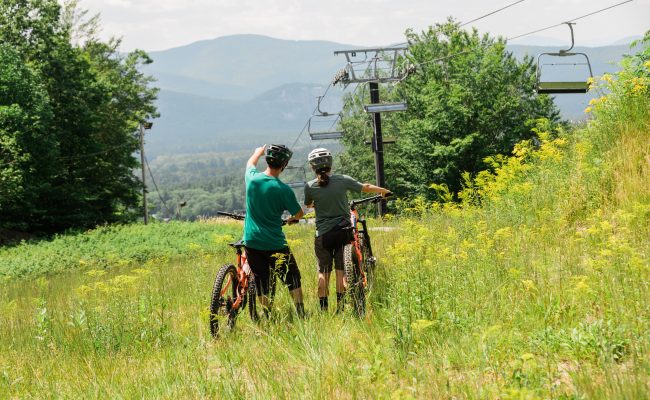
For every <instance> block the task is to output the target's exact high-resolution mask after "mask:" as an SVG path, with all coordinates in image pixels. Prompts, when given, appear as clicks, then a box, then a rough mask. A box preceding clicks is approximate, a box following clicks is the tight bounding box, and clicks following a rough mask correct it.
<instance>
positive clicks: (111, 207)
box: [0, 0, 157, 233]
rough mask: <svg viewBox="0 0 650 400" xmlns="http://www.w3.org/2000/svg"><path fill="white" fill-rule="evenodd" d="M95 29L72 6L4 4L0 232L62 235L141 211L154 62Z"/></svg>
mask: <svg viewBox="0 0 650 400" xmlns="http://www.w3.org/2000/svg"><path fill="white" fill-rule="evenodd" d="M98 29H99V19H98V17H97V16H90V15H88V13H87V12H86V11H83V10H80V8H79V7H78V4H77V1H76V0H73V1H67V2H65V3H64V4H63V5H61V4H59V3H58V2H57V1H56V0H3V1H2V2H1V3H0V66H1V67H0V229H12V230H22V231H32V232H42V233H50V232H58V231H62V230H65V229H69V228H85V227H92V226H95V225H97V224H101V223H110V222H116V221H124V220H130V219H132V218H133V217H134V215H135V213H136V211H137V204H138V199H139V196H138V190H139V188H140V187H141V186H140V185H141V184H140V182H139V180H138V179H137V178H136V177H135V176H134V174H133V170H134V168H137V167H139V163H138V161H137V159H136V158H135V157H134V152H136V151H137V149H138V148H139V136H138V135H139V133H138V127H139V125H140V123H142V122H143V121H145V120H147V119H149V118H152V117H154V116H156V108H155V106H154V101H155V99H156V93H157V89H155V88H152V87H151V86H150V84H151V82H152V78H150V77H148V76H145V75H144V74H143V73H141V72H140V67H141V66H142V65H143V64H148V63H150V62H151V59H150V58H149V57H148V56H147V54H146V53H144V52H143V51H134V52H131V53H128V54H123V53H120V52H119V50H118V49H119V45H120V40H118V39H111V40H108V41H102V40H100V39H99V38H98V37H97V31H98Z"/></svg>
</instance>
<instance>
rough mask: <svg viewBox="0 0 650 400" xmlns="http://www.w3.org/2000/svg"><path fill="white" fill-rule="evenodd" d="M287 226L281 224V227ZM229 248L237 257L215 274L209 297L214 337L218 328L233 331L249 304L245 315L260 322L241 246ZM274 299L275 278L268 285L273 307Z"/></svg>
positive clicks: (238, 217)
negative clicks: (238, 317)
mask: <svg viewBox="0 0 650 400" xmlns="http://www.w3.org/2000/svg"><path fill="white" fill-rule="evenodd" d="M217 214H218V215H221V216H224V217H229V218H232V219H235V220H238V221H243V220H244V218H246V216H245V215H242V214H232V213H227V212H221V211H219V212H217ZM287 223H288V222H287V221H286V220H285V221H282V225H286V224H287ZM229 246H230V247H232V248H234V249H235V253H236V254H237V256H236V259H235V264H225V265H223V266H222V267H221V268H219V271H218V272H217V277H216V278H215V280H214V285H213V286H212V296H211V297H210V333H211V334H212V336H213V337H217V336H218V335H219V324H220V323H221V324H224V323H225V325H226V326H227V327H228V329H233V328H234V326H235V320H236V319H237V314H239V312H241V311H242V310H244V309H245V308H246V305H247V304H248V313H249V315H250V317H251V319H252V320H253V321H255V322H257V321H259V314H258V313H257V302H256V299H257V297H256V290H255V275H254V274H253V271H252V270H251V268H250V266H249V265H248V262H247V258H246V250H245V249H244V243H243V242H242V241H241V240H239V241H237V242H234V243H229ZM274 297H275V277H272V278H271V282H270V301H271V304H273V298H274Z"/></svg>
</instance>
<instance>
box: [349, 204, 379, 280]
mask: <svg viewBox="0 0 650 400" xmlns="http://www.w3.org/2000/svg"><path fill="white" fill-rule="evenodd" d="M381 199H383V197H382V196H381V195H378V196H373V197H367V198H365V199H362V200H352V201H351V202H350V224H351V226H352V240H351V241H350V243H351V244H352V245H354V251H355V252H356V254H357V263H358V264H359V271H361V277H362V278H363V286H364V287H366V286H368V277H367V275H366V268H365V266H366V261H367V260H364V258H363V251H362V250H361V241H360V240H359V233H363V234H364V236H365V238H366V240H365V243H364V245H365V246H366V247H367V248H368V256H369V257H373V255H372V246H371V245H370V233H369V232H368V226H367V225H366V220H365V218H361V217H360V216H359V211H358V210H357V207H356V206H357V205H359V204H363V203H367V202H377V201H379V200H381ZM358 224H361V228H362V229H361V230H360V229H359V227H358Z"/></svg>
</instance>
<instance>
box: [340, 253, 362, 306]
mask: <svg viewBox="0 0 650 400" xmlns="http://www.w3.org/2000/svg"><path fill="white" fill-rule="evenodd" d="M343 268H344V272H345V280H346V282H347V288H346V289H345V290H346V294H347V296H348V298H349V299H350V301H351V302H352V306H353V307H354V311H355V313H356V314H357V315H358V316H359V317H361V316H363V315H364V314H365V312H366V293H365V289H364V286H363V277H362V276H361V269H360V268H359V260H358V257H357V252H356V250H355V248H354V245H352V244H346V245H345V247H344V248H343Z"/></svg>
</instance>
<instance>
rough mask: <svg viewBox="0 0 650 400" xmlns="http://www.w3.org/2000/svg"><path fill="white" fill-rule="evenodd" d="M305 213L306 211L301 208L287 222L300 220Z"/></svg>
mask: <svg viewBox="0 0 650 400" xmlns="http://www.w3.org/2000/svg"><path fill="white" fill-rule="evenodd" d="M303 215H305V212H304V211H303V210H302V209H301V210H300V211H298V212H297V213H296V215H292V216H291V217H290V218H289V219H288V220H287V223H289V224H291V223H294V222H298V220H299V219H300V218H302V216H303Z"/></svg>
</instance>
